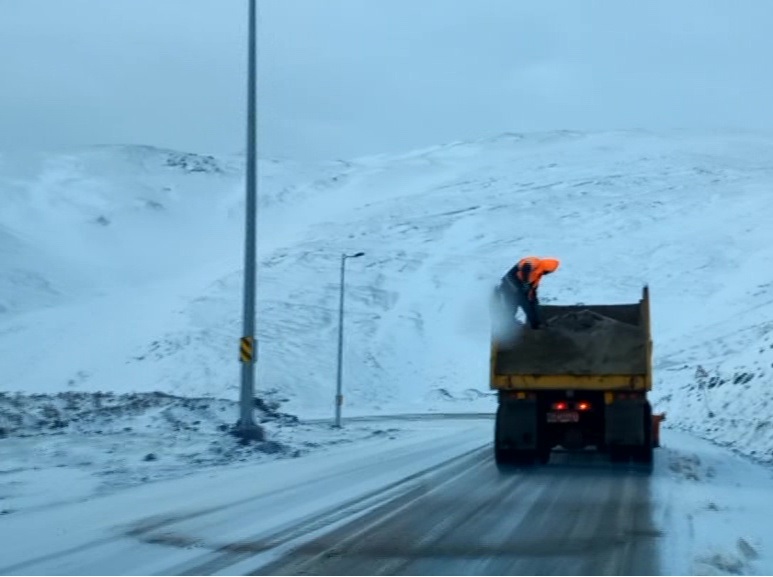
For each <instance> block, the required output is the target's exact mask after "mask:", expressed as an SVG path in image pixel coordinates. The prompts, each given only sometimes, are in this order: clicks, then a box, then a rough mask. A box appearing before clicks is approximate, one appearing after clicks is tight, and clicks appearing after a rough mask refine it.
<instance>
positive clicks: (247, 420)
mask: <svg viewBox="0 0 773 577" xmlns="http://www.w3.org/2000/svg"><path fill="white" fill-rule="evenodd" d="M255 3H256V0H249V33H248V41H247V50H248V51H249V52H248V56H247V175H246V192H247V202H246V211H247V217H246V223H245V243H244V249H245V250H244V319H243V331H242V334H243V335H244V336H242V338H241V341H240V343H239V356H240V360H241V365H242V367H241V373H242V382H241V391H240V393H241V394H240V403H239V405H240V406H239V421H238V422H237V423H236V429H235V434H236V436H238V437H240V438H241V439H242V441H243V442H245V443H246V442H249V441H262V440H263V439H264V437H265V435H264V432H263V428H262V427H260V426H259V425H257V424H256V423H255V417H254V410H255V352H256V345H257V343H256V341H255V276H256V274H255V269H256V266H257V262H256V260H257V234H256V232H257V230H256V229H257V210H258V209H257V181H258V179H257V171H258V165H257V134H256V131H257V103H256V100H257V99H256V94H255V92H256V86H255V85H256V80H257V58H256V52H257V46H256V44H257V42H256V40H257V22H256V20H257V14H256V5H255Z"/></svg>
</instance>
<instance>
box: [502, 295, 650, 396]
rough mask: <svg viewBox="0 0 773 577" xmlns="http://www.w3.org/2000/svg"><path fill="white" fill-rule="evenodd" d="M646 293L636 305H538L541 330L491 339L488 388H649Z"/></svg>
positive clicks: (527, 329)
mask: <svg viewBox="0 0 773 577" xmlns="http://www.w3.org/2000/svg"><path fill="white" fill-rule="evenodd" d="M647 297H648V295H647V291H646V290H645V294H644V298H643V299H642V301H640V302H639V303H636V304H622V305H575V306H550V305H547V306H542V307H541V308H540V310H541V313H542V317H543V321H544V323H545V327H544V328H543V329H540V330H536V331H535V330H531V329H529V328H527V327H521V328H520V330H517V331H515V332H513V333H512V334H510V335H507V336H502V335H500V337H499V338H496V339H494V342H493V345H492V368H491V370H492V388H495V389H496V388H516V387H518V388H545V387H550V386H556V387H576V388H596V389H609V388H621V387H630V388H636V389H640V388H647V389H649V388H650V384H651V383H650V350H651V345H650V334H649V308H648V304H649V303H648V298H647Z"/></svg>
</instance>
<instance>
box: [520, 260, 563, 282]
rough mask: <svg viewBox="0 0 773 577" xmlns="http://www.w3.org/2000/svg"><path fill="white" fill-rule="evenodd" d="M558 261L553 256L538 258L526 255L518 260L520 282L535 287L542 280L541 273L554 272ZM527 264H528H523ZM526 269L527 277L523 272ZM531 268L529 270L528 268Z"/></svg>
mask: <svg viewBox="0 0 773 577" xmlns="http://www.w3.org/2000/svg"><path fill="white" fill-rule="evenodd" d="M559 264H560V262H559V261H558V259H555V258H538V257H536V256H527V257H526V258H522V259H521V260H519V261H518V265H517V266H518V273H517V276H518V279H519V280H520V281H521V282H524V283H528V284H529V285H531V287H532V288H534V289H536V288H537V287H538V286H539V283H540V281H541V280H542V277H543V275H546V274H548V273H551V272H554V271H555V270H556V269H557V268H558V265H559ZM525 265H529V266H525ZM524 268H525V269H526V271H528V277H526V275H525V274H524V273H525V272H526V271H525V270H524ZM529 269H531V270H529Z"/></svg>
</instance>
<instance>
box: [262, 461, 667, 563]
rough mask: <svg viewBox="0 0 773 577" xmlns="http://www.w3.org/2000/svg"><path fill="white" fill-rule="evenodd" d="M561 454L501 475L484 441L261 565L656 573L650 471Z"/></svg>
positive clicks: (655, 531)
mask: <svg viewBox="0 0 773 577" xmlns="http://www.w3.org/2000/svg"><path fill="white" fill-rule="evenodd" d="M568 457H569V456H568V455H557V456H556V459H555V460H556V464H555V465H551V466H550V467H548V468H540V469H537V470H535V471H533V472H524V471H513V472H511V473H509V474H504V475H503V474H500V473H499V471H498V470H497V468H496V466H495V465H494V463H493V460H492V457H491V451H490V449H489V448H488V447H486V448H485V449H482V450H480V451H476V452H474V453H473V454H472V455H470V456H469V457H467V458H466V459H460V460H459V461H457V462H456V463H455V465H454V467H453V468H451V469H450V470H448V471H446V472H445V473H444V474H443V475H442V476H440V475H438V476H435V477H434V478H433V479H432V480H430V481H428V482H426V483H423V484H421V485H418V486H416V487H414V488H413V489H412V490H410V491H408V492H406V493H405V494H403V495H401V496H400V497H399V498H397V499H395V500H393V501H391V502H389V503H385V504H384V505H382V506H381V507H378V508H377V509H376V510H374V511H372V512H371V513H369V514H368V515H365V516H364V517H362V518H361V519H358V520H356V521H353V522H351V523H349V524H347V525H346V526H344V527H342V528H340V529H338V530H336V531H333V532H331V533H330V534H328V535H325V536H323V537H321V538H318V539H315V540H314V541H312V542H310V543H308V544H306V545H304V546H302V547H300V549H299V550H296V551H293V552H292V553H291V554H289V555H287V556H286V557H284V558H282V559H281V560H279V561H278V562H276V563H274V564H271V565H269V566H267V567H265V568H262V569H260V570H259V573H260V574H272V575H273V574H280V575H286V574H294V575H297V574H304V575H306V574H321V575H366V574H373V573H377V574H381V575H402V574H407V575H447V574H457V575H459V574H461V575H540V574H564V575H567V574H572V575H630V574H642V575H657V574H658V573H659V567H658V562H657V556H656V555H655V554H654V553H655V549H656V546H657V540H658V537H659V531H658V529H656V528H655V526H654V523H653V518H652V509H653V507H652V499H651V494H650V490H649V479H648V478H647V477H646V476H643V475H639V474H636V473H634V472H622V471H620V469H619V468H614V467H609V466H607V465H606V463H603V464H602V463H601V462H599V461H598V460H596V459H591V460H590V461H589V460H588V459H587V458H586V459H582V460H580V461H579V462H578V461H576V460H573V459H570V458H568Z"/></svg>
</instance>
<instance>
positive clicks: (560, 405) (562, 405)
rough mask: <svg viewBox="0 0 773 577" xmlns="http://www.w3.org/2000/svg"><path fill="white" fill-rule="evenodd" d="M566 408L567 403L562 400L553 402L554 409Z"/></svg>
mask: <svg viewBox="0 0 773 577" xmlns="http://www.w3.org/2000/svg"><path fill="white" fill-rule="evenodd" d="M567 408H569V405H567V404H566V403H565V402H564V401H560V402H558V403H553V410H554V411H565V410H566V409H567Z"/></svg>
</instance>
